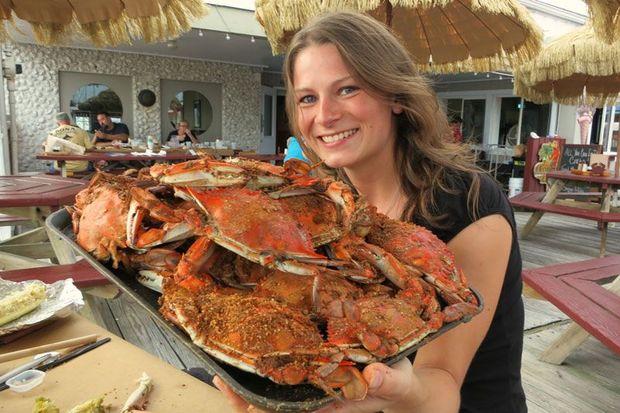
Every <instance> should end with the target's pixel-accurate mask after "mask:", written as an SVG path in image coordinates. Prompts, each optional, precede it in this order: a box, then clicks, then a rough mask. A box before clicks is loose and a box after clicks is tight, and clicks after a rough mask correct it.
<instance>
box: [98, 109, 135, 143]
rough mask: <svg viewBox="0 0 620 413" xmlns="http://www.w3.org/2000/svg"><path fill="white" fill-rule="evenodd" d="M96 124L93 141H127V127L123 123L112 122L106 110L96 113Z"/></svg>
mask: <svg viewBox="0 0 620 413" xmlns="http://www.w3.org/2000/svg"><path fill="white" fill-rule="evenodd" d="M97 122H98V123H99V124H98V125H95V142H96V143H99V142H113V141H121V142H127V141H128V140H129V128H128V127H127V125H125V124H124V123H115V122H112V118H110V114H109V113H108V112H99V113H97Z"/></svg>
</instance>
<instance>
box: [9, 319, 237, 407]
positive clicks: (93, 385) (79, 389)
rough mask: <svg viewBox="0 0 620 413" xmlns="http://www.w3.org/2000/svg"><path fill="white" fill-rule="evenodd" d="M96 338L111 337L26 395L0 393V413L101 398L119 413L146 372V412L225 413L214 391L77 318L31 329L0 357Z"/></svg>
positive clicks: (50, 373) (16, 362) (222, 400)
mask: <svg viewBox="0 0 620 413" xmlns="http://www.w3.org/2000/svg"><path fill="white" fill-rule="evenodd" d="M88 334H99V335H100V337H111V338H112V341H110V342H109V343H106V344H104V345H102V346H100V347H98V348H96V349H94V350H92V351H90V352H88V353H86V354H83V355H81V356H79V357H77V358H75V359H73V360H71V361H69V362H67V363H65V364H62V365H60V366H58V367H55V368H53V369H51V370H48V371H47V376H46V377H45V380H44V382H43V383H42V384H41V385H39V386H38V387H35V388H34V389H32V390H30V391H28V392H26V393H15V392H13V391H11V390H8V389H7V390H4V391H3V392H1V393H0V400H2V401H1V402H0V413H14V412H30V411H32V406H33V405H34V400H35V398H36V397H38V396H44V397H47V398H49V399H51V400H52V401H53V402H54V403H55V404H56V405H57V406H58V407H59V408H60V411H61V412H65V411H68V410H69V409H70V408H72V407H74V406H75V405H77V404H79V403H81V402H84V401H86V400H88V399H91V398H94V397H98V396H102V395H105V399H104V403H105V404H111V407H112V409H111V411H113V412H118V411H120V409H121V407H122V406H123V403H124V402H125V400H126V399H127V397H128V396H129V394H130V393H131V392H132V391H133V390H134V389H135V388H136V387H137V383H136V381H137V379H138V378H139V377H140V375H141V374H142V372H146V373H147V374H148V375H149V376H150V377H151V378H152V380H153V385H154V387H153V391H152V393H151V396H150V397H149V403H148V406H147V407H148V410H149V411H152V412H199V411H214V412H222V413H224V412H231V411H233V409H232V408H231V407H230V406H229V405H228V403H227V402H226V400H225V398H224V396H222V395H221V393H220V392H219V391H217V390H216V389H215V388H213V387H211V386H209V385H207V384H205V383H203V382H201V381H199V380H197V379H195V378H194V377H192V376H190V375H189V374H186V373H184V372H182V371H180V370H177V369H176V368H174V367H173V366H171V365H169V364H167V363H165V362H163V361H161V360H160V359H158V358H156V357H154V356H152V355H150V354H148V353H146V352H145V351H143V350H141V349H139V348H138V347H135V346H133V345H132V344H129V343H127V342H126V341H124V340H123V339H121V338H120V337H117V336H115V335H114V334H112V333H110V332H108V331H106V330H104V329H103V328H101V327H99V326H97V325H96V324H93V323H91V322H90V321H88V320H86V319H85V318H83V317H81V316H79V315H71V316H69V317H68V318H66V319H62V320H58V321H55V322H54V323H52V324H50V325H48V326H46V327H44V328H42V329H40V330H37V331H35V332H33V333H31V334H29V335H27V336H25V337H22V338H20V339H18V340H16V341H14V342H12V343H9V344H6V345H4V346H1V347H0V352H2V353H4V352H9V351H16V350H21V349H24V348H30V347H34V346H38V345H42V344H47V343H52V342H56V341H61V340H66V339H69V338H74V337H80V336H85V335H88ZM27 360H28V358H24V359H20V360H14V361H11V362H6V363H2V364H0V373H4V372H6V371H8V370H9V369H10V368H13V367H15V366H17V365H20V364H23V363H25V362H26V361H27Z"/></svg>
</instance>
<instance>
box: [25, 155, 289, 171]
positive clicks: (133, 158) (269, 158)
mask: <svg viewBox="0 0 620 413" xmlns="http://www.w3.org/2000/svg"><path fill="white" fill-rule="evenodd" d="M202 155H212V156H215V157H216V158H222V157H226V156H236V155H239V156H243V157H244V158H249V159H256V160H259V161H264V162H281V161H282V160H283V159H284V155H283V154H256V153H244V152H241V153H240V152H239V151H233V150H232V149H222V150H219V149H214V150H210V149H197V150H196V151H188V150H173V151H166V153H165V154H162V155H158V154H154V153H151V154H147V153H146V152H143V153H134V152H131V151H127V150H124V151H110V150H105V151H104V150H93V151H87V152H86V153H84V154H83V155H77V154H66V153H43V154H39V155H37V156H36V158H37V159H40V160H45V161H56V162H58V165H59V166H60V169H61V175H62V176H63V177H67V169H66V161H91V162H99V161H105V162H107V166H106V168H105V169H112V168H118V167H122V168H135V167H138V168H141V167H144V166H148V165H150V164H153V163H155V162H184V161H189V160H192V159H198V158H199V157H200V156H202Z"/></svg>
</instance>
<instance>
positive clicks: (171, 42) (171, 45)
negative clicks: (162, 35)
mask: <svg viewBox="0 0 620 413" xmlns="http://www.w3.org/2000/svg"><path fill="white" fill-rule="evenodd" d="M166 46H168V48H169V49H175V48H176V47H177V41H176V40H168V41H167V42H166Z"/></svg>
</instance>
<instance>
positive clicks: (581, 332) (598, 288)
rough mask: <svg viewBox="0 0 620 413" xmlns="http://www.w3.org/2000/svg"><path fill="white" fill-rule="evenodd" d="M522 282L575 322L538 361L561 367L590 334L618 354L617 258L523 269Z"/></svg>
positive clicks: (619, 270)
mask: <svg viewBox="0 0 620 413" xmlns="http://www.w3.org/2000/svg"><path fill="white" fill-rule="evenodd" d="M523 280H524V281H525V282H526V283H527V284H528V285H529V286H530V287H532V288H533V289H534V290H535V291H537V292H538V293H540V294H541V295H542V296H543V297H544V298H546V299H547V300H549V301H550V302H551V303H553V304H554V305H555V306H557V307H558V308H559V309H560V310H562V311H563V312H564V313H565V314H566V315H568V316H569V317H570V318H571V319H572V320H573V321H574V323H573V324H572V325H571V326H570V327H569V328H568V329H567V330H566V331H565V332H564V333H563V334H562V335H561V336H560V337H559V338H557V339H556V340H555V341H554V342H553V343H552V344H551V345H550V346H549V348H547V349H546V350H545V351H544V352H543V353H542V354H541V356H540V359H541V360H543V361H546V362H549V363H553V364H561V363H562V362H563V361H564V359H565V358H566V357H567V356H568V355H569V354H570V353H571V352H572V351H573V350H574V349H576V348H577V347H578V346H579V345H580V344H581V343H583V342H584V341H585V340H586V339H587V338H588V337H589V335H590V334H592V335H593V336H594V337H596V338H597V339H598V340H600V341H601V342H602V343H603V344H604V345H606V346H607V347H608V348H609V349H610V350H612V351H614V352H615V353H616V354H620V295H619V294H620V255H612V256H609V257H604V258H595V259H592V260H586V261H580V262H572V263H568V264H558V265H550V266H546V267H542V268H536V269H533V270H525V271H523ZM603 283H608V284H607V285H605V286H604V285H603Z"/></svg>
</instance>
